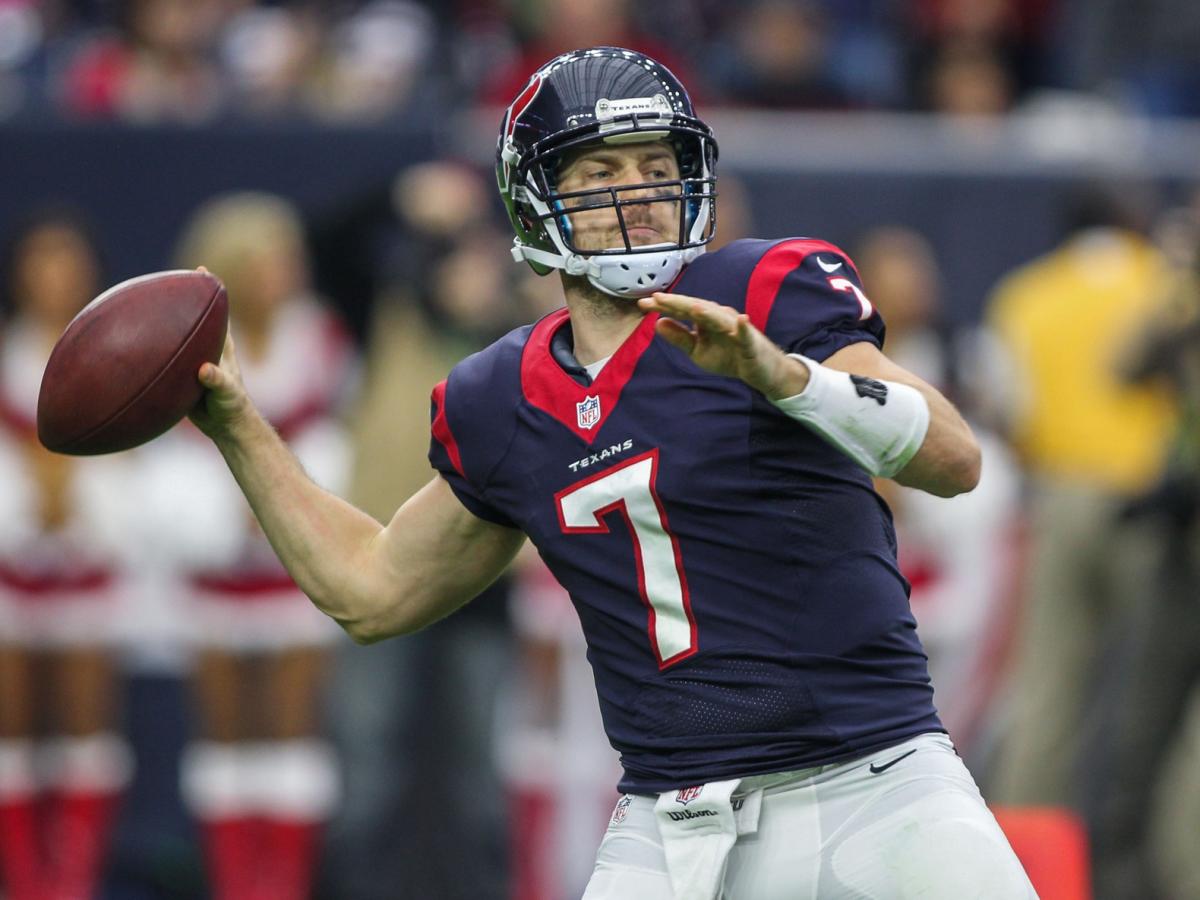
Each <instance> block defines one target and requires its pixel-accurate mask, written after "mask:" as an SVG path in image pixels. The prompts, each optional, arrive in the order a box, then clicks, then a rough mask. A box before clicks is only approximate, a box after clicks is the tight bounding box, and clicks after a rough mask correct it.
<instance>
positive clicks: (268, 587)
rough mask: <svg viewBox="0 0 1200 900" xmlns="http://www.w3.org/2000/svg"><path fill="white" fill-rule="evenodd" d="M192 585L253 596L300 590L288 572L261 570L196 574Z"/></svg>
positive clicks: (226, 592) (220, 591)
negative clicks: (221, 573) (245, 572)
mask: <svg viewBox="0 0 1200 900" xmlns="http://www.w3.org/2000/svg"><path fill="white" fill-rule="evenodd" d="M191 581H192V586H193V587H196V588H198V589H200V590H203V591H208V592H210V593H213V594H228V595H230V596H236V597H252V596H254V595H256V594H276V593H279V592H280V591H295V590H298V588H297V587H296V582H295V581H293V580H292V577H291V576H290V575H288V574H287V573H286V572H261V573H255V574H244V575H236V574H235V575H217V574H204V575H195V576H193V577H192V579H191Z"/></svg>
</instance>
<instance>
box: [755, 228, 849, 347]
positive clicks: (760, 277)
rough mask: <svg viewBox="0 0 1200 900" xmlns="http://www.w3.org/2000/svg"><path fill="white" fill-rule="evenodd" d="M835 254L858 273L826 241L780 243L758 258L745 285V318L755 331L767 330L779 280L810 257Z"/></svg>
mask: <svg viewBox="0 0 1200 900" xmlns="http://www.w3.org/2000/svg"><path fill="white" fill-rule="evenodd" d="M820 252H825V253H836V254H837V255H838V256H840V257H842V258H843V259H845V260H846V262H847V263H849V265H850V268H851V269H852V270H853V271H854V274H855V276H856V277H857V275H858V270H857V269H855V268H854V263H853V262H851V261H850V257H849V256H846V254H845V253H843V252H842V250H841V249H840V248H838V247H836V246H834V245H833V244H831V243H829V242H828V241H814V240H808V239H805V238H799V239H797V240H791V241H780V242H779V243H778V244H776V245H775V246H774V247H772V248H771V249H770V250H768V251H767V252H766V253H764V254H763V255H762V258H761V259H759V261H758V264H757V265H756V266H755V267H754V271H752V272H751V273H750V281H749V283H748V284H747V285H746V315H748V316H749V317H750V324H752V325H753V326H754V327H755V328H757V329H758V330H759V331H763V332H765V331H766V330H767V321H768V320H769V319H770V318H771V308H772V307H773V306H774V305H775V298H776V297H777V296H778V295H779V288H780V286H781V285H782V284H783V280H784V279H785V278H787V277H788V275H790V274H791V273H792V272H794V271H795V270H796V269H798V268H800V264H801V263H803V262H804V260H805V258H807V257H808V256H809V255H810V254H812V253H820Z"/></svg>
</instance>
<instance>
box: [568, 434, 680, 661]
mask: <svg viewBox="0 0 1200 900" xmlns="http://www.w3.org/2000/svg"><path fill="white" fill-rule="evenodd" d="M647 461H649V463H650V464H649V465H648V466H647V465H645V463H646V462H647ZM643 473H645V474H644V475H643ZM657 479H658V448H655V449H653V450H649V451H647V452H645V453H641V454H639V455H637V456H635V457H632V458H631V459H627V460H625V461H624V462H621V463H618V464H617V465H615V466H610V467H609V468H607V469H605V470H604V471H602V472H597V473H596V474H595V475H590V476H588V477H587V478H585V479H583V480H582V481H577V482H575V483H574V484H571V485H568V486H567V487H565V488H563V489H562V490H561V491H559V492H558V493H556V494H555V495H554V508H555V511H556V512H557V513H558V524H559V527H561V528H562V530H563V533H564V534H609V533H610V532H609V527H608V523H606V522H605V521H604V517H605V516H607V515H608V514H610V513H613V512H617V513H620V514H621V517H622V518H623V519H624V520H625V527H626V529H628V531H629V536H630V537H631V538H632V539H633V556H634V560H635V562H636V565H637V580H638V594H639V595H640V596H641V598H642V603H643V604H644V605H645V607H646V612H647V620H646V631H647V634H648V635H649V638H650V647H651V649H652V650H653V651H654V658H655V659H656V660H657V661H658V668H659V670H660V671H661V670H662V669H666V668H669V667H670V666H672V665H674V664H675V663H677V662H679V661H681V660H683V659H686V658H687V657H689V656H691V655H692V654H694V653H695V652H696V650H697V649H698V647H699V643H698V640H697V635H696V619H695V617H694V616H693V615H692V602H691V595H690V593H689V592H688V584H687V577H686V576H685V575H684V572H683V556H682V554H681V553H680V551H679V540H678V539H677V538H676V537H675V535H674V534H673V533H672V532H671V529H670V526H669V524H668V522H667V512H666V510H665V509H664V508H663V505H662V500H660V499H659V496H658V491H657V490H656V488H655V483H656V481H657ZM631 506H632V507H633V512H632V513H631V511H630V507H631ZM668 542H669V547H670V561H669V562H667V561H666V560H665V557H666V556H667V546H668ZM647 563H649V569H648V568H647ZM647 573H649V576H648V574H647ZM660 626H661V629H660ZM684 627H686V633H687V643H686V645H684V642H683V638H682V631H683V629H684ZM676 648H679V649H676Z"/></svg>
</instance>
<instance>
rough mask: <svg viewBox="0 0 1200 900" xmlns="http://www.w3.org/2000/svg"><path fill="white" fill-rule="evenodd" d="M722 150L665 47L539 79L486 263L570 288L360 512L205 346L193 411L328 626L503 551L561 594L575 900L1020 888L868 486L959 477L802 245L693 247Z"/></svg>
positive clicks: (452, 389) (466, 390)
mask: <svg viewBox="0 0 1200 900" xmlns="http://www.w3.org/2000/svg"><path fill="white" fill-rule="evenodd" d="M716 162H717V145H716V142H715V140H714V139H713V135H712V132H711V131H710V129H709V128H708V126H707V125H705V123H704V122H703V121H701V120H700V119H699V118H698V117H697V116H696V114H695V111H694V110H693V108H692V104H691V101H690V99H689V97H688V94H687V92H686V90H685V89H684V87H683V85H682V84H680V83H679V81H678V80H677V79H676V78H675V76H674V75H672V74H671V73H670V72H669V71H668V70H667V69H665V68H664V67H663V66H662V65H660V64H659V63H657V62H655V61H654V60H652V59H650V58H648V57H646V56H644V55H642V54H638V53H634V52H630V51H628V50H622V49H619V48H612V47H599V48H592V49H587V50H580V51H575V52H571V53H567V54H564V55H562V56H559V57H557V58H555V59H553V60H551V61H550V62H548V63H546V64H545V65H544V66H542V68H541V69H539V70H538V71H537V72H536V73H535V74H534V75H533V76H532V78H531V79H530V81H529V83H528V84H527V86H526V87H525V89H524V90H523V91H522V92H521V94H520V95H519V96H518V97H517V98H516V99H515V100H514V101H513V103H512V105H511V106H510V107H509V108H508V110H507V111H506V113H505V115H504V119H503V122H502V124H501V129H500V135H499V144H498V148H497V161H496V173H497V179H498V181H499V186H500V190H501V193H502V195H503V198H504V201H505V204H506V206H507V208H508V212H509V216H510V218H511V220H512V225H513V228H514V230H515V232H516V240H515V243H514V246H513V256H514V257H515V258H516V259H517V260H520V261H524V262H527V263H528V264H529V265H531V266H533V267H534V269H535V270H537V271H538V272H539V273H541V274H548V273H551V272H554V271H556V270H557V272H558V273H559V277H561V279H562V284H563V290H564V295H565V299H566V305H565V306H564V307H563V308H562V309H560V310H558V311H556V312H554V313H551V314H549V315H547V316H546V317H544V318H542V319H541V320H540V321H538V322H536V323H534V324H532V325H529V326H527V327H524V328H520V329H518V330H516V331H514V332H512V333H510V334H509V335H507V336H506V337H504V338H502V339H501V340H499V341H497V342H496V343H495V344H493V345H492V346H490V347H488V348H487V349H485V350H483V351H482V352H480V353H477V354H475V355H473V356H471V357H468V358H467V359H465V360H463V361H462V362H461V363H460V364H459V365H458V366H456V367H455V369H454V370H453V371H452V372H451V374H450V376H449V378H448V379H447V380H446V381H445V382H443V383H441V384H439V385H437V386H436V387H435V388H434V389H433V400H432V416H433V424H432V440H431V449H430V460H431V462H432V464H433V467H434V469H435V470H436V473H435V475H434V477H433V478H432V480H431V481H430V482H429V483H428V484H427V485H426V486H425V487H424V488H423V489H422V490H420V491H419V492H418V493H417V494H416V495H414V496H413V497H412V498H411V499H409V500H408V501H407V502H406V503H405V504H404V505H403V506H401V508H400V509H399V510H398V511H397V512H396V514H395V516H394V517H393V518H392V520H391V521H390V522H389V523H388V525H387V526H386V527H381V526H380V525H379V524H378V523H376V522H375V521H374V520H373V519H371V518H370V517H369V516H367V515H365V514H363V513H361V512H359V511H358V510H356V509H354V508H353V507H351V506H349V505H348V504H346V503H344V502H343V501H341V500H339V499H337V498H336V497H334V496H332V495H330V494H328V493H326V492H324V491H322V490H321V489H320V488H318V487H317V486H316V485H315V484H314V483H313V482H312V481H310V480H309V479H308V478H307V477H306V476H305V474H304V472H303V471H302V469H301V468H300V467H299V465H298V464H297V463H296V461H295V459H294V458H293V457H292V455H291V454H290V453H289V452H288V450H287V449H286V448H285V446H284V445H283V443H282V442H281V441H280V440H279V438H278V437H277V436H276V435H275V433H274V432H273V431H272V430H271V428H270V426H269V425H268V424H267V423H266V421H265V420H264V419H263V418H262V416H261V415H259V413H258V412H257V411H256V410H255V408H254V406H253V405H252V403H251V401H250V399H249V398H248V397H247V395H246V392H245V390H244V388H243V387H242V383H241V378H240V376H239V372H238V366H237V361H236V357H235V353H234V348H233V345H232V343H229V344H227V345H226V352H225V354H224V356H223V357H222V360H221V362H220V364H219V366H213V365H209V364H206V365H205V366H203V367H202V368H201V370H200V372H199V377H200V380H201V383H202V384H203V385H204V386H205V387H206V388H207V395H206V403H205V406H204V407H203V409H201V410H199V411H197V412H196V413H195V414H194V419H195V421H196V422H197V424H198V425H199V426H200V427H201V428H202V429H203V430H204V431H205V433H207V434H208V435H209V436H210V437H211V438H212V439H213V440H214V441H215V442H216V444H217V446H218V447H219V448H220V450H221V452H222V453H223V454H224V456H225V459H226V461H227V462H228V464H229V467H230V469H231V470H232V471H233V474H234V476H235V477H236V478H237V480H238V482H239V483H240V485H241V486H242V488H243V490H244V491H245V493H246V495H247V497H248V498H249V500H250V503H251V504H252V506H253V507H254V510H255V512H256V514H257V515H258V518H259V520H260V521H261V522H262V525H263V528H264V529H265V531H266V533H267V535H268V536H269V537H270V539H271V542H272V544H273V545H274V547H275V549H276V551H277V552H278V554H279V556H280V558H281V559H282V560H283V562H284V563H285V564H286V565H287V567H288V569H289V570H290V571H291V573H292V575H293V576H294V578H295V579H296V582H297V583H298V584H299V585H300V586H301V587H302V588H303V589H304V591H305V592H306V593H307V594H308V595H309V597H311V598H312V600H313V602H314V603H315V604H316V605H317V606H318V607H319V608H321V609H322V610H324V611H325V612H326V613H328V614H329V615H330V616H332V617H333V618H334V619H336V620H337V621H338V622H339V623H340V624H341V625H342V626H343V627H344V628H345V629H346V630H347V631H348V632H349V633H350V635H351V636H352V637H354V638H355V639H356V640H358V641H360V642H364V643H365V642H370V641H376V640H380V639H382V638H386V637H391V636H394V635H403V634H406V633H410V632H413V631H416V630H417V629H420V628H422V627H423V626H425V625H427V624H429V623H431V622H433V621H435V620H437V619H438V618H440V617H442V616H445V615H448V614H450V613H451V612H453V611H454V610H455V609H456V608H457V607H459V606H461V605H462V604H464V603H466V602H468V601H469V600H470V599H471V598H472V597H474V596H475V595H476V594H477V593H479V591H480V590H482V589H483V588H484V587H485V586H486V585H487V584H488V583H490V582H491V581H492V580H493V579H494V578H496V577H497V576H498V575H499V574H500V572H501V571H502V570H503V569H504V568H505V566H507V565H508V563H509V562H510V561H511V560H512V558H513V556H514V555H515V554H516V552H517V550H518V548H519V547H520V546H521V544H522V543H523V542H524V541H525V540H526V538H528V539H529V540H530V541H532V542H533V544H534V545H535V547H536V548H537V550H538V552H539V553H540V555H541V556H542V558H543V559H544V560H545V562H546V563H547V565H548V566H549V568H550V570H551V571H552V572H553V573H554V575H555V577H556V578H557V579H558V580H559V581H560V582H561V583H562V584H563V586H564V587H565V588H566V589H567V591H568V592H569V593H570V596H571V599H572V601H573V603H574V605H575V607H576V609H577V611H578V614H579V618H580V621H581V623H582V626H583V630H584V633H585V635H586V638H587V643H588V659H589V661H590V663H591V665H592V669H593V672H594V675H595V682H596V690H597V695H598V697H599V703H600V709H601V713H602V715H603V719H604V723H605V728H606V731H607V733H608V738H609V740H610V741H611V743H612V745H613V746H614V747H615V748H616V749H617V750H618V751H619V752H620V755H621V764H622V767H623V769H624V777H623V779H622V781H621V784H620V790H621V791H623V792H624V796H622V798H621V799H620V801H619V802H618V803H617V806H616V808H615V809H614V811H613V814H612V819H611V822H610V825H609V828H608V832H607V834H606V836H605V838H604V840H603V842H602V844H601V847H600V849H599V853H598V857H597V861H596V867H595V871H594V874H593V876H592V879H591V881H590V883H589V885H588V887H587V890H586V893H585V895H584V896H585V897H586V898H587V900H628V898H638V900H671V898H676V900H715V898H718V897H720V898H726V900H773V898H796V897H820V898H847V900H848V898H873V900H886V898H907V897H913V898H916V897H922V898H945V900H951V898H953V900H962V898H968V897H987V898H1027V897H1032V896H1034V894H1033V889H1032V887H1031V886H1030V884H1029V881H1028V879H1027V878H1026V876H1025V874H1024V872H1023V871H1022V869H1021V866H1020V864H1019V863H1018V861H1017V859H1016V857H1015V855H1014V854H1013V852H1012V850H1011V848H1010V847H1009V846H1008V843H1007V841H1006V840H1005V838H1004V835H1003V834H1002V832H1001V831H1000V829H999V827H998V826H997V825H996V822H995V820H994V818H993V817H992V816H991V814H990V813H989V812H988V810H987V807H986V806H985V805H984V803H983V801H982V799H981V798H980V796H979V792H978V790H977V789H976V787H975V784H974V782H973V780H972V778H971V776H970V774H969V773H968V772H967V770H966V769H965V768H964V766H963V765H962V763H961V761H960V760H959V758H958V756H957V755H956V754H955V752H954V748H953V745H952V744H951V743H950V740H949V738H948V737H947V735H946V734H945V731H944V729H943V727H942V725H941V723H940V721H939V719H938V715H937V711H936V709H935V707H934V703H933V689H932V687H931V685H930V682H929V676H928V673H927V669H926V661H925V656H924V653H923V652H922V649H921V645H920V642H919V641H918V639H917V635H916V630H915V623H914V621H913V618H912V615H911V613H910V611H909V607H908V586H907V584H906V583H905V581H904V579H903V578H902V577H901V575H900V573H899V571H898V569H897V565H896V547H895V536H894V533H893V530H892V523H891V516H890V513H889V511H888V509H887V506H886V505H885V504H884V502H883V501H882V500H881V499H880V497H879V496H878V495H877V494H876V492H875V490H874V488H873V483H872V476H875V477H884V478H894V479H896V480H897V481H899V482H901V483H902V484H905V485H909V486H911V487H916V488H920V489H924V490H926V491H929V492H932V493H934V494H938V495H944V496H950V495H953V494H956V493H960V492H962V491H967V490H970V489H971V488H972V487H973V486H974V485H975V483H976V481H977V479H978V476H979V450H978V447H977V445H976V443H975V440H974V438H973V436H972V435H971V432H970V430H969V429H968V427H967V426H966V425H965V423H964V422H963V420H962V419H961V417H960V416H959V415H958V413H957V412H956V411H955V410H954V408H953V407H952V406H951V405H950V404H949V403H948V402H947V401H946V400H945V399H944V398H943V397H942V396H941V395H940V394H938V393H937V392H936V391H935V390H934V389H932V388H931V387H929V386H928V385H926V384H924V383H923V382H921V381H920V380H919V379H917V378H916V377H914V376H913V375H911V374H910V373H908V372H907V371H905V370H904V369H902V368H900V367H899V366H897V365H895V364H894V363H892V362H890V361H889V360H888V359H887V357H886V356H884V354H883V353H882V350H881V347H882V345H883V338H884V326H883V322H882V321H881V320H880V317H879V315H878V313H877V312H876V310H875V309H874V307H873V306H872V305H871V301H870V299H869V298H868V295H867V293H866V292H865V291H864V289H863V286H862V284H860V282H859V279H858V275H857V273H856V271H855V268H854V264H853V262H852V261H851V260H850V259H849V258H848V257H847V256H846V255H845V254H843V253H842V252H841V251H840V250H839V249H838V248H837V247H835V246H833V245H831V244H829V243H826V242H823V241H820V240H816V239H812V238H795V239H789V240H775V241H757V240H753V241H739V242H736V243H734V244H731V245H729V246H727V247H725V248H723V249H722V250H720V251H716V252H712V253H705V252H704V251H705V246H706V244H707V243H708V242H709V241H710V240H711V238H712V236H713V232H714V228H715V222H716V173H715V167H716Z"/></svg>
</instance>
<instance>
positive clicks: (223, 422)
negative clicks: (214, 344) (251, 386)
mask: <svg viewBox="0 0 1200 900" xmlns="http://www.w3.org/2000/svg"><path fill="white" fill-rule="evenodd" d="M196 377H197V378H198V379H199V381H200V384H201V385H202V386H203V387H204V389H205V390H204V396H203V397H202V398H201V400H200V402H199V403H198V404H197V405H196V407H195V408H194V409H193V410H192V411H191V413H189V416H190V417H191V420H192V421H193V422H194V423H195V425H196V427H197V428H199V429H200V430H201V431H203V432H204V433H205V434H207V435H208V436H209V437H211V438H217V437H219V436H221V435H222V434H224V433H225V432H227V431H228V430H229V429H230V428H232V427H233V425H234V424H235V423H236V422H237V421H238V419H240V418H241V417H243V416H245V415H246V414H247V413H248V412H249V410H250V398H249V397H248V396H247V394H246V388H245V386H244V385H243V384H242V373H241V369H240V368H239V367H238V362H237V352H236V348H235V347H234V345H233V336H232V335H230V334H226V335H225V348H224V350H222V351H221V361H220V363H219V364H217V365H213V364H212V363H204V365H202V366H201V367H200V370H199V372H198V373H197V375H196Z"/></svg>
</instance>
